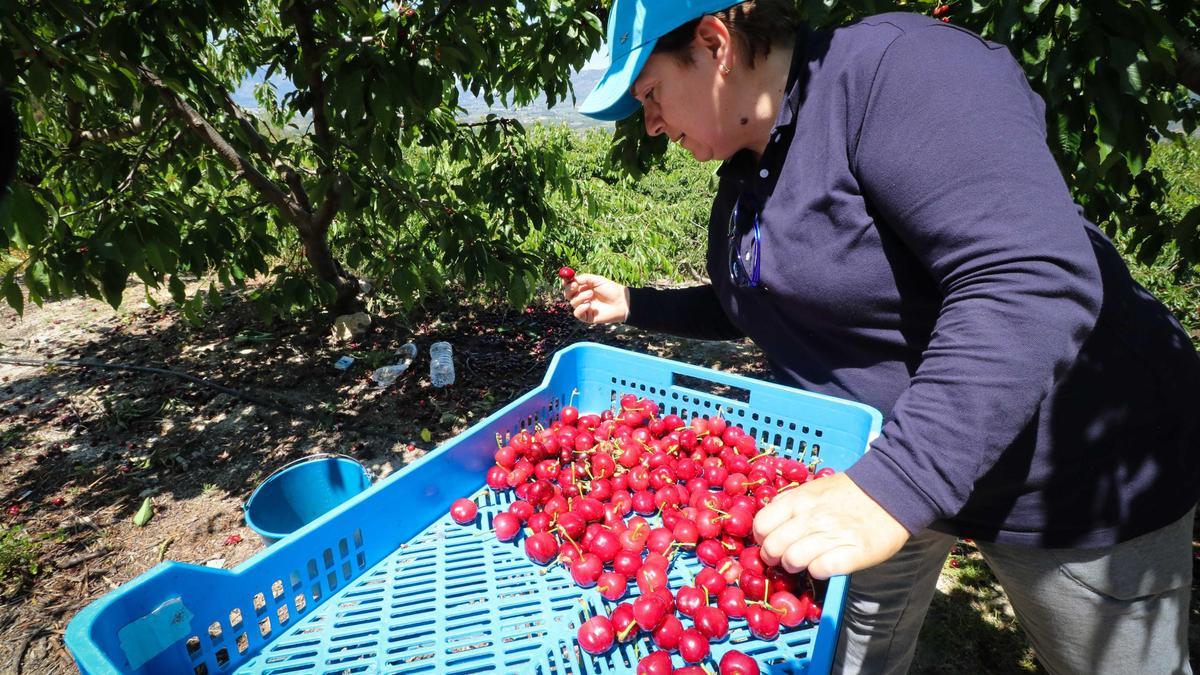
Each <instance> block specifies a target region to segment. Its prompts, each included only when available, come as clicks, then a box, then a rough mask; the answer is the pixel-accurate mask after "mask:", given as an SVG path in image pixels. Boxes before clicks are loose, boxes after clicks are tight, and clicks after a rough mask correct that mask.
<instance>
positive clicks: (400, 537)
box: [66, 343, 881, 675]
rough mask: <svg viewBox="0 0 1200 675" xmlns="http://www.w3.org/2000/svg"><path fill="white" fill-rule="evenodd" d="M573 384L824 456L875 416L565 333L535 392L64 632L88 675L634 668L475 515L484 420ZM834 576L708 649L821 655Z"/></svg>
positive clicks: (782, 661)
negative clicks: (453, 509)
mask: <svg viewBox="0 0 1200 675" xmlns="http://www.w3.org/2000/svg"><path fill="white" fill-rule="evenodd" d="M573 390H578V394H577V396H576V398H575V404H576V405H577V406H578V407H579V408H580V409H581V410H584V411H596V410H603V409H605V408H609V407H610V406H611V405H612V404H613V401H614V400H615V398H616V397H618V396H620V395H621V394H622V393H626V392H634V393H637V394H638V395H641V396H646V397H648V398H650V399H653V400H655V401H657V402H658V403H659V404H660V405H661V406H662V407H663V409H664V410H665V411H666V412H673V413H676V414H678V415H680V416H682V417H684V418H685V419H687V418H688V417H689V416H691V415H696V414H698V415H702V416H711V415H714V414H716V413H718V412H719V413H721V414H722V415H723V416H724V417H726V418H727V419H728V420H730V421H731V422H732V423H735V424H738V425H741V426H742V427H744V428H745V429H746V430H747V431H749V432H751V433H752V434H754V436H755V437H757V438H758V439H759V441H760V443H762V444H770V445H775V446H778V447H779V449H780V451H781V452H783V453H785V454H787V455H790V456H794V457H803V458H804V459H805V460H811V458H813V457H814V456H818V455H819V456H820V458H821V460H822V461H823V463H824V464H826V465H828V466H832V467H834V468H836V469H839V470H840V469H845V468H846V467H848V466H849V465H850V464H851V463H852V462H853V461H854V460H855V459H856V458H858V457H859V456H861V455H862V453H863V452H864V451H865V449H866V446H867V443H868V442H869V440H870V439H871V438H873V437H874V436H875V435H876V434H877V433H878V432H879V428H880V421H881V419H880V415H879V413H878V412H877V411H875V410H874V409H872V408H869V407H867V406H864V405H860V404H857V403H852V402H848V401H843V400H839V399H835V398H830V397H827V396H820V395H815V394H809V393H806V392H801V391H798V390H795V389H790V388H787V387H782V386H779V385H775V384H770V383H765V382H760V381H757V380H752V379H749V378H745V377H741V376H737V375H730V374H727V373H721V372H717V371H714V370H710V369H706V368H700V367H696V366H691V365H686V364H682V363H678V362H675V361H670V360H667V359H661V358H656V357H652V356H646V355H642V354H636V353H633V352H628V351H624V350H620V349H616V348H612V347H607V346H602V345H595V344H588V343H580V344H576V345H573V346H571V347H569V348H567V349H564V350H562V351H560V352H559V353H558V354H556V355H555V357H554V360H553V361H552V362H551V364H550V369H549V371H548V372H547V374H546V377H545V378H544V379H543V381H542V384H541V385H540V386H538V387H537V388H535V389H534V390H533V391H530V392H529V393H527V394H525V395H524V396H522V397H521V398H519V399H517V400H516V401H514V402H513V403H511V404H509V405H508V406H506V407H505V408H504V409H502V410H500V411H499V412H497V413H495V414H493V415H491V416H490V417H488V418H487V419H484V420H483V421H481V422H479V423H478V424H476V425H475V426H473V427H471V428H470V429H469V430H467V431H465V432H463V433H462V434H461V435H459V436H458V437H456V438H454V439H452V440H450V441H448V442H447V443H445V444H444V445H442V446H441V447H439V448H438V449H437V450H435V451H433V452H430V453H429V454H428V455H426V456H425V457H423V458H422V459H421V460H420V461H417V462H414V463H413V464H411V465H410V466H408V467H406V468H405V469H404V470H402V471H399V472H397V473H396V474H394V475H392V476H390V477H388V478H387V479H386V480H384V481H381V482H380V483H378V484H377V485H375V486H372V487H371V488H370V489H368V490H367V491H365V492H363V493H361V494H359V495H358V496H356V497H354V498H352V499H351V500H350V501H348V502H346V503H345V504H343V505H341V506H340V507H338V508H336V509H334V510H333V511H331V512H330V513H328V514H326V515H325V516H323V517H321V518H319V519H318V520H316V521H314V522H313V523H311V524H309V525H307V526H306V527H304V528H303V529H301V530H298V531H297V532H295V533H294V534H292V535H290V536H288V537H286V538H284V539H283V540H281V541H280V542H279V543H278V544H276V545H274V546H272V547H270V548H268V549H266V550H264V551H262V552H261V553H259V554H258V555H256V556H255V557H253V558H251V559H250V560H247V561H246V562H245V563H243V564H242V565H240V566H239V567H237V568H236V569H233V570H219V569H211V568H207V567H201V566H197V565H191V564H186V563H177V562H168V563H163V564H160V565H158V566H157V567H155V568H154V569H152V570H150V571H148V572H146V573H145V574H143V575H141V576H139V577H137V578H136V579H134V580H132V581H130V582H129V583H127V584H125V585H124V586H122V587H121V588H119V589H117V590H115V591H113V592H111V593H109V594H108V595H106V596H104V597H102V598H100V599H98V600H96V601H95V602H93V603H92V604H90V605H88V606H87V607H85V608H84V609H83V610H82V611H81V612H80V613H79V614H78V615H77V616H75V618H74V619H73V620H72V621H71V623H70V625H69V626H68V627H67V632H66V643H67V646H68V648H69V649H70V651H71V653H72V654H73V655H74V656H75V659H76V662H77V664H78V665H79V668H80V670H81V671H82V672H83V673H86V674H88V675H91V674H94V673H132V674H136V675H148V674H150V673H170V674H172V675H179V674H182V675H196V674H199V675H205V674H212V675H215V674H217V673H239V674H242V673H246V674H248V673H261V674H263V675H267V674H272V675H283V674H284V673H314V674H321V675H325V674H333V673H437V674H441V673H453V674H458V673H483V672H492V673H540V674H542V675H552V674H553V675H558V674H564V675H565V674H570V675H576V674H578V675H590V674H593V673H597V674H598V673H632V672H633V671H634V669H635V665H636V663H637V660H638V657H639V655H645V654H646V653H647V646H648V644H649V642H648V639H647V638H645V637H643V638H641V639H639V640H638V641H636V642H634V643H632V644H630V645H624V646H620V647H618V648H617V649H616V650H614V651H613V652H611V653H610V654H608V655H606V656H603V657H592V656H590V655H588V654H586V653H584V652H582V651H580V650H579V649H578V648H577V646H576V644H575V633H576V630H577V628H578V626H579V624H580V623H581V622H582V621H584V620H586V619H587V618H588V617H590V616H592V615H593V614H595V613H598V612H605V613H607V612H608V611H611V608H612V606H613V605H614V603H610V602H607V601H605V600H604V599H603V598H601V597H600V595H599V593H598V592H596V590H595V589H582V588H579V587H577V586H575V584H574V583H573V582H572V581H571V579H570V577H569V576H568V575H567V573H566V571H565V570H564V569H563V568H562V567H561V566H551V567H548V568H543V567H540V566H538V565H535V564H534V563H532V562H530V561H528V560H527V559H526V558H525V555H524V548H523V547H522V546H520V545H519V544H514V543H502V542H499V541H497V540H496V538H495V536H493V535H492V534H491V531H490V526H491V517H492V515H494V514H495V513H497V512H499V511H501V510H504V509H505V508H507V504H508V502H509V501H510V500H511V499H512V496H511V494H499V495H498V494H495V493H492V492H490V491H488V490H486V488H485V486H484V475H485V472H486V471H487V469H488V467H490V466H491V465H492V463H493V460H492V455H493V453H494V452H495V449H496V441H495V438H496V434H497V433H500V434H505V433H515V432H516V431H517V430H519V429H522V428H527V427H532V426H533V425H535V424H539V423H540V424H543V425H545V424H547V423H549V422H550V421H551V420H552V419H554V417H555V416H556V415H557V413H558V411H559V410H560V409H561V408H562V407H563V406H564V405H566V404H567V402H568V400H569V399H570V398H571V394H572V391H573ZM664 414H665V413H664ZM464 495H476V497H477V501H478V502H479V504H480V517H479V520H478V523H477V525H475V526H474V527H471V526H467V527H463V526H459V525H456V524H454V523H453V522H451V521H450V519H449V517H448V515H447V511H448V509H449V507H450V503H451V502H452V501H453V500H454V499H456V498H458V497H461V496H464ZM697 569H698V563H697V562H696V561H695V559H694V556H684V557H683V558H681V559H679V560H677V561H676V562H675V564H674V565H673V566H672V570H671V574H670V578H671V583H672V586H673V587H678V586H679V585H681V584H683V583H686V582H688V581H690V579H691V577H692V575H693V573H694V572H695V571H696V570H697ZM846 587H847V579H846V578H845V577H834V578H833V579H831V580H830V582H829V587H828V590H827V593H826V597H825V602H824V616H823V617H822V620H821V622H820V624H819V625H818V626H815V627H811V626H810V627H797V628H793V629H785V631H784V632H783V633H782V634H781V636H780V637H779V639H777V640H775V641H772V642H764V641H761V640H757V639H755V638H753V637H752V636H750V635H749V633H748V631H747V630H746V627H745V622H744V621H734V622H731V623H732V625H731V631H730V637H729V639H728V640H726V641H725V642H722V643H719V644H714V645H713V656H714V657H715V658H717V659H719V658H720V657H721V655H722V654H723V653H724V652H725V651H727V650H729V649H739V650H741V651H744V652H746V653H748V654H750V655H752V656H754V657H755V658H756V659H757V660H758V661H759V663H760V664H761V665H762V666H763V669H764V672H775V673H783V672H789V673H798V672H804V673H825V672H827V671H828V670H829V666H830V662H831V659H832V656H833V648H834V645H835V644H836V641H837V635H838V632H839V630H840V628H841V620H842V608H843V604H844V601H845V593H846ZM631 589H632V590H634V591H636V587H635V586H632V585H631ZM676 662H677V664H679V663H680V662H679V661H678V657H677V656H676Z"/></svg>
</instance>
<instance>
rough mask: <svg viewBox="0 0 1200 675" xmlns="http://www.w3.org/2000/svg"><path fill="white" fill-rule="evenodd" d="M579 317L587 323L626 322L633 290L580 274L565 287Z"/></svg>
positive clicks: (566, 293)
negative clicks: (630, 292)
mask: <svg viewBox="0 0 1200 675" xmlns="http://www.w3.org/2000/svg"><path fill="white" fill-rule="evenodd" d="M563 295H564V296H565V297H566V298H567V301H568V302H570V303H571V308H572V309H573V310H574V313H575V318H576V319H579V320H580V321H582V322H584V323H622V322H624V321H625V319H626V318H627V317H628V316H629V289H627V288H625V287H624V286H622V285H621V284H618V283H617V282H615V281H613V280H611V279H605V278H604V277H601V276H597V275H595V274H576V275H575V278H574V279H572V280H571V281H570V283H567V284H566V285H565V286H564V287H563Z"/></svg>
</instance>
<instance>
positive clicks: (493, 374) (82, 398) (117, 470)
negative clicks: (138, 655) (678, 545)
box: [0, 287, 1037, 674]
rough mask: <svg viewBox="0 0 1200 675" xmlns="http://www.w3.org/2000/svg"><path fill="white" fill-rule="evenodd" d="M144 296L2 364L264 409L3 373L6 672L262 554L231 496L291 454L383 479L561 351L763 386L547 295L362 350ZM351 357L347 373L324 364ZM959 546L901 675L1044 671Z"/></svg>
mask: <svg viewBox="0 0 1200 675" xmlns="http://www.w3.org/2000/svg"><path fill="white" fill-rule="evenodd" d="M143 298H144V289H142V288H141V287H138V288H136V289H131V290H130V291H129V292H128V293H127V298H126V302H125V304H124V305H123V306H122V309H121V310H120V311H118V312H114V311H113V310H112V309H111V308H109V307H108V306H107V305H103V304H101V303H98V302H94V301H90V300H82V299H75V300H68V301H63V302H58V303H54V304H52V305H47V306H45V307H42V308H30V309H29V310H28V311H27V312H26V314H25V316H24V317H23V318H19V317H17V316H16V315H15V314H14V313H13V312H12V311H11V310H8V309H7V308H4V309H3V310H0V355H3V356H21V357H32V358H37V359H71V360H73V359H93V360H97V361H104V362H109V363H120V364H129V365H136V366H149V367H156V368H166V369H172V370H178V371H181V372H186V373H189V374H192V375H194V376H197V377H200V378H204V379H206V380H209V381H212V382H214V383H219V384H221V385H223V386H225V387H230V388H233V389H237V390H240V391H245V392H252V395H253V398H255V399H256V400H254V401H252V400H245V399H243V398H239V397H236V396H231V395H229V394H227V393H221V392H218V391H215V390H213V389H210V388H207V387H203V386H197V385H195V384H192V383H188V382H186V381H184V380H181V379H178V378H175V377H170V376H163V375H155V374H147V373H142V372H129V371H120V370H108V369H97V368H75V367H61V366H53V367H31V366H14V365H4V364H0V525H2V526H3V528H8V529H7V535H6V537H7V538H6V539H0V571H2V572H4V573H5V574H4V577H3V579H2V580H0V583H2V586H3V587H2V589H0V673H10V672H11V673H21V672H27V673H38V674H41V673H64V672H75V667H74V664H73V661H72V659H71V657H70V655H69V654H68V653H67V651H66V649H65V647H64V645H63V639H62V638H63V630H64V629H65V627H66V624H67V622H68V621H69V620H70V619H71V617H73V616H74V615H75V614H76V613H77V612H78V611H79V610H80V609H81V608H82V607H83V606H84V605H86V604H87V603H89V602H91V601H93V600H95V599H96V598H98V597H100V596H101V595H103V594H104V593H107V592H108V591H110V590H112V589H114V588H117V587H118V586H119V585H121V584H123V583H125V582H127V581H129V580H130V579H132V578H133V577H135V576H137V575H139V574H141V573H142V572H145V571H146V570H148V569H150V568H152V567H153V566H154V565H156V564H158V563H159V562H160V561H162V560H167V559H170V560H180V561H187V562H192V563H197V564H205V563H209V564H214V565H221V566H224V567H226V568H229V567H233V566H236V565H237V564H239V563H241V562H243V561H244V560H246V559H247V558H249V557H250V556H252V555H253V554H255V553H256V552H258V551H259V550H261V547H262V544H261V542H260V540H259V538H258V536H257V535H256V534H255V533H254V532H253V531H251V530H250V529H249V528H247V527H246V526H245V523H244V521H243V517H242V504H243V503H244V501H245V500H246V499H247V498H248V497H249V495H250V493H251V492H252V491H253V489H254V488H255V487H256V486H257V485H258V484H259V483H260V482H261V481H262V480H263V479H265V478H266V477H267V476H268V475H269V474H270V473H271V472H272V471H274V470H275V469H276V468H278V467H280V466H282V465H283V464H285V463H287V462H288V461H290V460H293V459H296V458H299V457H303V456H305V455H308V454H312V453H317V452H339V453H345V454H348V455H351V456H353V457H355V458H357V459H359V460H360V461H362V462H363V463H364V464H365V465H366V466H367V467H368V468H369V469H371V470H372V471H373V472H374V474H375V475H376V476H377V477H382V476H385V475H387V474H389V473H391V472H393V471H395V470H397V469H399V468H401V467H403V466H404V465H406V464H407V463H409V462H411V461H413V460H414V459H416V458H418V457H420V456H421V455H422V454H423V453H424V452H426V451H427V450H428V449H429V448H432V447H434V446H436V445H437V444H438V443H440V442H442V441H444V440H446V439H447V438H450V437H452V436H453V435H454V434H456V433H458V432H460V431H462V430H463V429H465V428H466V427H467V426H469V425H470V424H472V423H474V421H476V420H478V419H480V418H482V417H483V416H486V415H487V414H489V413H490V412H492V411H494V410H496V409H497V408H499V407H501V406H502V405H504V404H505V403H507V402H509V401H511V400H512V399H513V398H515V397H516V396H517V395H518V394H520V393H522V392H524V391H527V390H528V389H530V388H532V387H533V386H534V385H536V384H537V383H538V382H540V380H541V378H542V376H543V374H544V373H545V369H546V366H547V365H548V363H549V359H550V357H551V356H552V355H553V354H554V352H555V351H557V350H558V349H561V348H562V347H565V346H566V345H568V344H570V343H573V342H577V341H581V340H591V341H596V342H602V343H607V344H613V345H617V346H622V347H625V348H628V349H633V350H636V351H642V352H647V353H653V354H657V355H662V356H666V357H668V358H673V359H678V360H681V361H686V362H690V363H696V364H699V365H704V366H710V367H715V368H718V369H722V370H728V371H732V372H738V373H742V374H747V375H750V376H757V377H766V375H767V371H766V367H765V364H764V363H763V361H762V358H761V356H760V354H759V352H758V351H757V350H756V349H754V347H752V346H751V345H749V344H748V343H745V342H730V343H712V342H700V341H688V340H679V339H674V338H664V337H663V336H660V335H652V334H647V333H642V332H640V331H636V330H632V329H626V328H623V327H622V328H589V327H585V326H582V325H580V324H578V323H577V322H576V321H574V319H573V318H572V317H571V316H570V314H569V313H568V311H567V309H566V307H565V306H564V305H563V304H562V303H560V302H554V301H553V300H547V301H543V302H541V303H538V304H535V305H534V306H533V307H530V308H529V309H527V310H524V311H517V310H513V309H511V308H508V307H507V306H504V305H500V304H494V305H492V304H486V303H479V302H472V303H468V304H460V303H457V302H451V301H446V302H444V303H441V304H438V305H428V306H426V307H424V308H420V309H418V310H415V311H414V312H411V313H409V314H408V315H406V316H388V317H378V316H377V317H375V318H374V322H373V323H372V326H371V328H370V330H369V331H368V333H367V334H366V335H364V336H362V337H361V338H360V339H358V340H357V341H356V342H355V343H352V344H341V345H335V344H332V343H331V341H330V339H329V327H328V324H319V323H313V322H293V323H276V324H274V325H272V326H267V325H264V324H262V323H260V322H259V321H258V320H257V319H256V318H255V314H254V311H253V308H252V306H251V303H250V302H249V301H248V300H246V299H245V297H244V296H243V295H241V294H228V295H227V296H226V297H225V301H226V306H225V308H224V309H222V310H221V311H219V312H214V313H212V314H211V315H210V316H209V317H208V320H207V322H206V323H205V324H204V325H203V326H201V327H193V326H191V325H190V324H188V323H187V322H186V321H184V320H183V319H182V318H181V317H180V316H179V315H178V313H177V312H175V311H174V309H173V308H172V307H171V306H170V304H169V302H167V298H165V297H160V300H162V301H163V302H165V303H166V304H163V305H162V308H161V309H156V308H154V307H152V306H150V305H148V304H147V303H146V302H145V301H144V300H143ZM437 340H447V341H450V342H451V343H453V345H454V348H455V355H456V359H455V361H456V366H457V370H458V380H457V382H456V383H455V385H454V386H452V387H448V388H445V389H435V388H433V387H432V386H431V385H430V383H429V378H428V346H429V344H430V343H432V342H434V341H437ZM410 341H412V342H415V343H416V344H417V345H419V347H420V348H421V352H420V354H419V356H418V358H417V361H416V362H415V363H414V364H413V366H412V367H411V368H410V370H409V371H408V372H406V373H405V374H404V375H403V376H401V378H400V380H399V381H398V382H397V383H396V384H395V385H393V386H391V387H389V388H387V389H379V388H377V387H376V386H374V384H373V383H371V382H370V381H369V379H368V375H369V373H370V372H371V370H372V369H373V368H374V367H376V366H378V365H384V364H386V363H389V362H391V359H392V358H393V355H394V354H395V352H396V350H397V349H398V348H399V347H400V346H401V345H402V344H404V343H406V342H410ZM347 354H349V355H353V356H355V357H356V358H357V361H356V363H355V364H354V365H353V366H352V367H351V368H350V369H349V370H348V371H346V372H342V371H339V370H337V369H336V368H334V366H333V364H334V362H335V361H336V360H337V359H338V358H339V357H340V356H343V355H347ZM265 403H270V404H271V405H266V404H265ZM281 408H283V409H287V410H288V412H285V411H283V410H281ZM147 497H149V499H150V501H151V504H152V505H153V510H154V511H153V518H152V519H151V520H150V521H149V523H147V524H146V525H145V526H144V527H139V526H137V525H135V523H134V516H135V514H136V513H137V511H138V509H139V507H140V506H141V505H142V503H143V501H144V500H145V499H146V498H147ZM16 528H19V529H16ZM960 549H961V550H960V551H959V552H958V554H957V555H955V556H953V557H952V559H951V562H950V563H948V565H947V567H946V569H945V573H944V574H943V578H942V580H941V583H940V584H939V590H940V592H939V593H938V594H937V597H936V598H935V601H934V604H933V607H932V609H931V611H930V616H929V619H928V620H927V622H926V625H925V629H924V631H923V632H922V635H921V640H920V642H919V644H918V649H917V657H916V662H915V664H914V667H913V672H918V673H963V672H995V673H1009V672H1037V667H1036V666H1035V665H1034V661H1033V653H1032V650H1031V649H1030V647H1029V646H1028V644H1027V642H1026V640H1025V638H1024V636H1023V635H1022V634H1021V633H1020V631H1019V629H1018V627H1017V626H1016V623H1015V619H1014V618H1013V617H1012V613H1011V610H1010V609H1009V607H1008V604H1007V601H1006V600H1005V599H1004V595H1003V593H1002V592H1001V591H1000V589H999V588H998V587H997V586H996V584H995V581H994V579H993V578H992V577H991V575H990V573H989V572H988V571H987V569H986V566H984V565H983V563H982V561H981V560H980V558H979V555H978V553H977V552H975V551H974V549H973V547H971V546H970V545H969V544H961V545H960ZM5 556H8V557H7V558H6V557H5ZM14 556H15V557H14ZM5 566H7V567H5ZM35 568H36V573H35V572H34V569H35Z"/></svg>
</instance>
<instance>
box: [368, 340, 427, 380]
mask: <svg viewBox="0 0 1200 675" xmlns="http://www.w3.org/2000/svg"><path fill="white" fill-rule="evenodd" d="M396 356H398V357H399V362H397V363H396V364H394V365H390V366H384V367H382V368H376V369H375V372H373V373H371V379H372V380H374V381H375V384H378V385H379V386H381V387H388V386H391V385H392V384H393V383H394V382H395V381H396V380H397V379H399V378H400V376H401V375H403V374H404V371H406V370H408V367H409V366H411V365H412V362H413V360H414V359H416V358H417V346H416V345H415V344H413V343H411V342H410V343H408V344H406V345H404V346H403V347H401V348H400V351H398V352H397V353H396Z"/></svg>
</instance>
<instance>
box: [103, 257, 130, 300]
mask: <svg viewBox="0 0 1200 675" xmlns="http://www.w3.org/2000/svg"><path fill="white" fill-rule="evenodd" d="M128 281H129V272H128V271H127V270H126V269H125V266H124V265H121V264H120V263H115V262H106V263H104V268H103V270H102V272H101V275H100V288H101V290H102V292H103V293H104V300H105V302H107V303H108V304H110V305H112V308H113V309H118V308H120V306H121V297H122V296H123V295H124V293H125V284H126V282H128Z"/></svg>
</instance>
